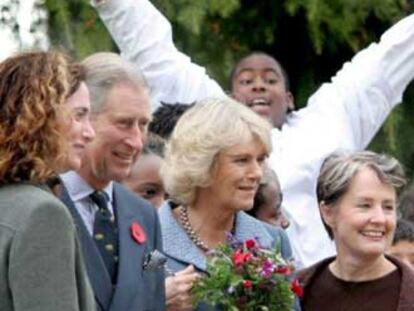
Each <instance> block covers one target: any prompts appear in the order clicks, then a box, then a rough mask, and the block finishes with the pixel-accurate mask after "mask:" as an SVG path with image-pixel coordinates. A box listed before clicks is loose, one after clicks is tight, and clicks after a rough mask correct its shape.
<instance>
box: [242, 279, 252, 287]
mask: <svg viewBox="0 0 414 311" xmlns="http://www.w3.org/2000/svg"><path fill="white" fill-rule="evenodd" d="M243 287H244V288H245V289H251V288H252V287H253V282H252V281H250V280H244V281H243Z"/></svg>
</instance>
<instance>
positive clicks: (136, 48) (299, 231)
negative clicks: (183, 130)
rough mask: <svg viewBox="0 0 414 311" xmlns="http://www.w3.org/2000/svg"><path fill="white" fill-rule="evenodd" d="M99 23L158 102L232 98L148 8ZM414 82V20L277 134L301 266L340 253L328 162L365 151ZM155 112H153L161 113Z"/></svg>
mask: <svg viewBox="0 0 414 311" xmlns="http://www.w3.org/2000/svg"><path fill="white" fill-rule="evenodd" d="M97 10H98V12H99V15H100V17H101V18H102V20H103V21H104V23H105V24H106V26H107V28H108V29H109V31H110V33H111V35H112V37H113V38H114V40H115V41H116V43H117V44H118V47H119V48H120V50H121V51H122V55H123V56H124V57H125V58H126V59H127V60H129V61H130V62H132V63H133V64H135V65H136V66H137V67H138V68H139V69H140V70H141V71H142V73H143V74H144V76H145V77H146V79H147V81H148V83H149V85H150V89H151V95H152V97H153V99H154V100H156V101H164V102H168V103H174V102H181V103H191V102H194V101H197V100H201V99H203V98H206V97H218V96H225V95H224V92H223V90H222V89H221V88H220V87H219V86H218V84H217V83H216V82H215V81H214V80H212V79H211V78H210V77H208V76H207V74H206V72H205V69H204V68H202V67H200V66H198V65H195V64H193V63H191V60H190V59H189V58H188V57H187V56H186V55H184V54H182V53H180V52H179V51H178V50H177V49H176V48H175V46H174V44H173V42H172V34H171V25H170V24H169V22H168V20H167V19H166V18H165V17H164V16H162V15H161V13H160V12H158V11H157V9H156V8H155V7H154V6H153V5H152V4H151V3H150V2H148V1H147V0H106V1H105V3H102V4H100V5H98V6H97ZM413 76H414V15H411V16H409V17H407V18H405V19H403V20H402V21H400V22H399V23H397V24H396V25H395V26H393V27H392V28H391V29H390V30H388V31H387V32H386V33H385V34H384V35H383V36H382V38H381V41H380V43H378V44H371V45H370V46H369V47H368V48H367V49H365V50H363V51H361V52H359V53H358V54H357V55H356V56H355V57H354V58H353V59H352V61H351V62H349V63H346V64H345V65H344V66H343V68H342V69H341V70H340V71H339V72H338V73H337V74H336V75H335V76H334V77H333V78H332V81H331V82H330V83H326V84H324V85H322V87H320V88H319V90H318V91H317V92H316V93H315V94H313V95H312V96H311V97H310V99H309V101H308V104H307V107H305V108H303V109H301V110H300V111H298V112H294V113H292V114H290V116H289V117H288V120H287V122H286V123H285V124H284V125H283V127H282V129H281V130H279V129H276V128H275V129H273V130H272V139H273V148H274V150H273V152H272V154H271V156H270V159H269V162H270V166H271V167H272V168H273V169H274V170H275V171H276V173H277V175H278V176H279V178H280V182H281V186H282V191H283V200H284V201H283V206H284V209H285V210H284V212H285V213H286V215H287V217H288V218H289V220H290V227H289V228H288V230H287V233H288V235H289V238H290V242H291V244H292V248H293V253H294V256H295V258H296V260H297V263H298V266H299V267H302V266H309V265H310V264H313V263H314V262H316V261H319V260H321V259H323V258H325V257H328V256H330V255H333V254H334V252H335V250H334V246H333V243H332V242H331V241H330V240H329V238H328V235H327V233H326V232H325V229H324V227H323V225H322V221H321V218H320V214H319V209H318V204H317V201H316V193H315V189H316V180H317V177H318V175H319V169H320V166H321V164H322V161H323V160H324V159H325V157H326V156H328V155H329V154H331V153H332V152H335V151H339V150H348V151H349V150H350V151H352V150H362V149H364V148H365V147H366V146H367V145H368V143H369V142H370V141H371V139H372V138H373V136H374V135H375V133H376V132H377V131H378V129H379V128H380V126H381V125H382V123H383V122H384V120H385V119H386V117H387V116H388V114H389V113H390V111H391V110H392V108H393V107H394V106H395V105H396V104H397V103H399V102H401V99H402V94H403V91H404V90H405V88H406V87H407V85H408V83H409V82H410V81H411V80H412V78H413ZM155 108H156V107H154V109H155Z"/></svg>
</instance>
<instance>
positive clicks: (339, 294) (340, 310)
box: [302, 266, 401, 311]
mask: <svg viewBox="0 0 414 311" xmlns="http://www.w3.org/2000/svg"><path fill="white" fill-rule="evenodd" d="M400 284H401V272H400V270H399V269H396V270H395V271H393V272H391V273H389V274H387V275H386V276H384V277H382V278H379V279H376V280H372V281H364V282H347V281H343V280H341V279H338V278H337V277H336V276H334V275H333V274H332V272H331V271H330V270H329V268H328V266H326V267H325V269H323V270H321V271H320V273H319V275H318V276H317V277H315V278H314V279H313V281H312V282H311V283H310V284H308V288H307V291H306V294H305V297H303V302H302V309H303V311H314V310H318V311H325V310H326V311H328V310H329V311H390V310H397V306H398V298H399V293H400Z"/></svg>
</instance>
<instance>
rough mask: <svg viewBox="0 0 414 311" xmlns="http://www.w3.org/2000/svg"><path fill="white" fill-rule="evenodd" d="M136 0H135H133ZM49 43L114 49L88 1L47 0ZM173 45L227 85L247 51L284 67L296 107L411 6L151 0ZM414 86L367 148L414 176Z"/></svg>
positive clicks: (400, 0)
mask: <svg viewBox="0 0 414 311" xmlns="http://www.w3.org/2000/svg"><path fill="white" fill-rule="evenodd" d="M137 1H138V0H137ZM45 3H46V7H47V10H48V11H49V24H50V25H49V26H50V27H49V31H50V38H51V42H52V44H53V45H58V46H63V47H64V48H65V49H66V50H67V51H69V52H70V53H71V54H72V55H73V56H75V57H77V58H78V59H81V58H83V57H85V56H87V55H89V54H90V53H93V52H96V51H110V50H112V51H116V50H117V48H116V46H115V44H114V43H113V41H112V40H111V38H110V36H109V35H108V33H107V31H106V29H105V27H104V26H103V25H102V23H101V22H100V20H99V18H98V17H97V15H96V13H95V12H94V10H93V8H91V7H90V6H89V4H88V1H87V0H70V1H68V0H46V1H45ZM153 3H154V4H155V6H156V7H157V8H159V9H160V10H161V11H162V12H163V13H164V14H165V15H166V16H167V17H168V19H169V20H170V21H171V22H172V24H173V29H174V38H175V43H176V45H177V46H178V48H179V49H180V50H182V51H183V52H185V53H186V54H188V55H190V56H191V57H192V59H193V61H195V62H196V63H199V64H202V65H204V66H205V67H206V68H207V69H208V72H209V74H210V75H211V76H212V77H214V78H215V79H216V80H218V81H219V82H220V84H221V85H222V86H223V87H224V88H228V77H229V75H230V70H231V67H232V65H233V64H234V63H235V61H236V60H238V59H239V58H240V57H241V56H242V55H244V54H246V53H247V52H249V51H252V50H262V51H266V52H268V53H270V54H272V55H274V56H275V57H276V58H277V59H278V60H280V62H281V63H282V64H283V65H284V67H285V68H286V70H287V72H288V73H289V76H290V80H291V89H292V92H293V94H294V95H295V98H296V106H297V108H300V107H303V106H304V105H306V100H307V98H308V97H309V96H310V95H311V94H312V93H313V92H314V91H315V90H316V89H317V88H318V87H319V86H320V85H321V83H322V82H325V81H328V80H329V78H330V77H331V76H332V75H333V74H335V72H336V71H337V70H338V69H340V67H341V66H342V64H343V63H344V62H345V61H347V60H349V59H350V58H351V57H352V55H354V54H355V52H357V51H358V50H360V49H361V48H363V47H365V46H367V45H368V44H369V43H370V42H372V41H375V40H378V39H379V37H380V35H381V34H382V33H383V32H384V31H385V30H386V29H387V28H388V27H390V25H392V24H393V23H395V22H396V21H398V20H399V19H401V18H402V17H403V16H405V15H408V14H409V12H413V9H414V1H413V0H284V1H281V0H279V1H278V0H203V1H199V0H174V1H172V0H153ZM413 115H414V84H412V85H411V86H410V87H409V88H408V90H407V91H406V93H405V96H404V103H403V104H402V105H400V106H399V107H398V108H397V109H396V110H395V111H394V112H393V113H392V114H391V115H390V117H389V118H388V119H387V121H386V123H385V124H384V126H383V127H382V129H381V130H380V131H379V133H378V134H377V136H376V138H375V139H374V141H373V142H372V143H371V145H370V146H369V148H370V149H372V150H375V151H379V152H386V153H389V154H392V155H394V156H396V157H397V158H398V159H400V160H401V161H402V163H403V164H404V166H405V168H406V171H407V173H408V176H409V177H410V178H411V179H412V177H413V174H414V138H413V137H414V122H413V121H412V120H413V117H412V116H413Z"/></svg>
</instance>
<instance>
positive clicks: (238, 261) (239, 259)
mask: <svg viewBox="0 0 414 311" xmlns="http://www.w3.org/2000/svg"><path fill="white" fill-rule="evenodd" d="M233 263H234V264H235V265H236V266H240V265H242V264H243V263H244V254H243V252H242V251H236V252H234V253H233Z"/></svg>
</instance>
